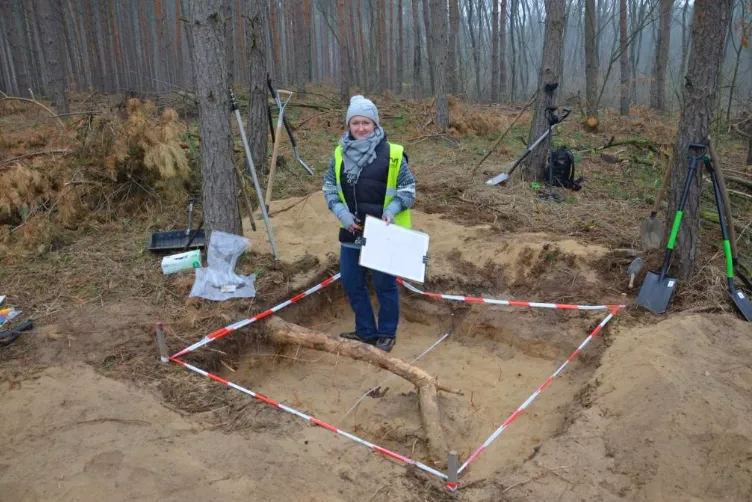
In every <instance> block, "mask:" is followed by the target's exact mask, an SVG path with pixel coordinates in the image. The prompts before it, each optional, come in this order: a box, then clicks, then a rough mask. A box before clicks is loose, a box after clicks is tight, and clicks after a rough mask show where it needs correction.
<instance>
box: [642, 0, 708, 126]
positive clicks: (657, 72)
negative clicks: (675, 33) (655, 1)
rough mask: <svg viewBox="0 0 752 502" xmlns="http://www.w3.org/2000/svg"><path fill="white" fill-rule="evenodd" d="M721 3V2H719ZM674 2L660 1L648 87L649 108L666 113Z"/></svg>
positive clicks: (671, 0) (670, 0)
mask: <svg viewBox="0 0 752 502" xmlns="http://www.w3.org/2000/svg"><path fill="white" fill-rule="evenodd" d="M721 1H722V0H721ZM673 7H674V0H660V9H661V11H660V26H659V27H658V40H657V41H656V47H655V59H654V60H653V81H652V82H651V85H650V106H651V107H652V108H655V109H656V110H658V111H661V112H664V111H666V66H668V52H669V48H670V43H671V10H672V9H673Z"/></svg>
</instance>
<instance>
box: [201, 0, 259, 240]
mask: <svg viewBox="0 0 752 502" xmlns="http://www.w3.org/2000/svg"><path fill="white" fill-rule="evenodd" d="M223 3H224V2H223V0H190V1H189V12H190V21H189V23H188V25H187V28H188V30H189V31H190V32H191V35H190V39H191V45H192V46H193V47H192V51H193V56H192V59H193V68H194V77H195V82H196V95H197V97H198V103H199V104H198V110H199V137H200V142H201V143H200V144H201V149H200V153H201V177H202V188H203V206H204V226H205V227H206V231H207V234H210V233H211V232H212V231H214V230H220V231H223V232H228V233H232V234H238V235H240V234H241V233H242V227H241V223H240V212H239V210H238V204H237V191H236V190H237V188H236V185H235V167H234V165H233V135H232V125H231V116H232V115H231V110H230V96H229V90H230V85H231V82H230V81H229V79H228V75H229V74H230V73H231V72H230V71H229V69H228V68H227V65H228V58H227V57H226V52H227V50H229V47H227V40H228V38H227V31H228V30H231V26H230V23H231V20H230V19H228V17H226V11H225V10H224V8H223V7H224V6H223ZM249 126H251V125H250V124H249Z"/></svg>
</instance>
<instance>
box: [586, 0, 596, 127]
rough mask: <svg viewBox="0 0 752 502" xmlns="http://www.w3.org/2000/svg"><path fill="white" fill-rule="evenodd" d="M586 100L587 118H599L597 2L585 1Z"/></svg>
mask: <svg viewBox="0 0 752 502" xmlns="http://www.w3.org/2000/svg"><path fill="white" fill-rule="evenodd" d="M585 99H586V101H587V116H588V117H598V103H597V101H598V40H597V35H596V12H595V0H585Z"/></svg>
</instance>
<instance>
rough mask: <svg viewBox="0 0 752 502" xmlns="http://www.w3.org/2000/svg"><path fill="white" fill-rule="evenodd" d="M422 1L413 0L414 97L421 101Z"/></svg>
mask: <svg viewBox="0 0 752 502" xmlns="http://www.w3.org/2000/svg"><path fill="white" fill-rule="evenodd" d="M419 3H420V0H412V7H413V96H414V97H415V98H416V99H420V98H421V96H422V94H423V93H422V92H421V91H422V90H423V81H422V73H421V62H422V59H423V55H422V53H421V47H420V39H421V34H420V11H419V7H420V6H419Z"/></svg>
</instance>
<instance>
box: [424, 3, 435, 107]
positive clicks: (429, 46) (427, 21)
mask: <svg viewBox="0 0 752 502" xmlns="http://www.w3.org/2000/svg"><path fill="white" fill-rule="evenodd" d="M422 1H423V33H425V34H426V55H427V56H428V80H429V83H430V84H431V89H430V91H431V93H433V92H434V89H435V88H436V75H435V69H434V64H433V59H434V54H433V49H434V47H433V43H431V40H430V39H429V38H428V37H429V35H430V36H431V38H433V32H432V31H431V24H432V22H433V21H432V18H431V7H433V6H432V5H430V4H429V2H431V0H422Z"/></svg>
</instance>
